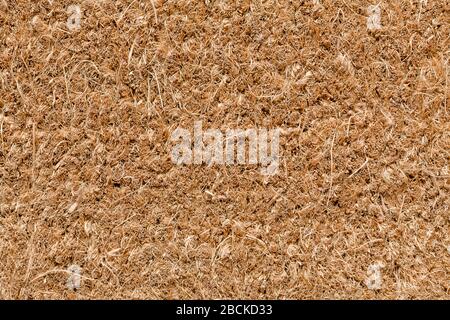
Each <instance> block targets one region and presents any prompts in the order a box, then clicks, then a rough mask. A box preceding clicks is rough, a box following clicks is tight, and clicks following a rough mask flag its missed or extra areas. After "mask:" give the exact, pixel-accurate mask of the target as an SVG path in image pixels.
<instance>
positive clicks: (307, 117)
mask: <svg viewBox="0 0 450 320" xmlns="http://www.w3.org/2000/svg"><path fill="white" fill-rule="evenodd" d="M319 3H320V4H315V3H314V2H313V1H309V0H305V1H300V0H298V1H297V0H296V1H284V0H283V1H281V0H280V1H274V0H268V1H265V0H260V1H248V0H243V1H222V0H220V1H219V0H215V1H214V0H210V1H183V0H180V1H175V0H169V1H161V0H154V1H151V0H149V1H131V0H127V1H125V0H119V1H109V0H103V1H100V0H99V1H94V0H92V1H88V0H86V1H81V0H80V1H79V2H78V3H77V1H76V0H73V1H57V0H53V1H50V0H46V1H44V0H40V1H31V0H27V1H25V0H0V297H1V298H4V299H37V298H43V299H67V298H68V299H99V298H107V299H110V298H113V299H123V298H140V299H156V298H159V299H176V298H192V299H197V298H243V299H245V298H257V299H259V298H272V299H299V298H307V299H312V298H327V299H329V298H352V299H361V298H370V299H372V298H383V299H384V298H389V299H411V298H415V299H418V298H425V299H431V298H438V299H448V298H449V290H450V287H449V281H450V237H449V231H450V221H449V220H450V217H449V205H450V199H449V188H450V177H449V159H450V157H449V146H450V134H449V131H450V130H449V129H450V125H449V123H450V122H449V121H450V117H449V108H450V106H448V99H449V90H448V81H449V80H448V78H449V70H448V61H449V43H450V42H449V30H450V28H449V27H450V22H449V21H450V4H449V2H448V1H447V0H440V1H438V0H429V1H417V0H408V1H406V0H402V1H380V7H381V23H382V29H381V30H375V31H369V30H367V27H366V21H367V7H368V6H369V5H371V4H375V2H370V1H362V0H355V1H350V0H345V1H344V0H337V1H331V0H322V1H320V2H319ZM77 4H78V5H80V7H81V9H82V13H83V15H82V19H81V28H80V30H78V31H70V30H69V29H68V28H67V26H66V21H67V18H68V14H67V12H66V10H67V7H68V6H69V5H77ZM200 120H201V121H203V126H204V127H205V128H219V129H222V130H226V129H227V128H251V127H264V128H276V127H280V128H283V129H289V128H291V129H294V130H290V131H288V130H286V134H284V135H283V136H282V139H281V144H280V150H281V156H282V162H281V167H280V172H279V174H278V175H276V176H273V177H268V178H267V177H264V176H261V175H260V173H259V168H257V167H256V166H213V167H209V168H208V167H206V166H198V165H197V166H196V165H193V166H176V165H174V164H173V163H172V162H171V159H170V150H171V144H170V141H169V138H170V134H171V132H172V131H173V130H174V129H175V128H176V127H178V126H182V127H185V128H192V125H193V123H194V121H200ZM374 263H379V264H380V265H381V264H382V265H384V268H382V269H381V274H382V280H383V283H382V285H381V288H379V289H377V290H371V289H370V288H368V286H367V285H366V280H367V278H368V273H367V272H368V268H369V266H370V265H372V264H374ZM71 265H78V266H80V267H81V268H82V281H81V286H80V288H79V289H78V290H76V291H72V290H69V289H68V288H67V286H66V282H67V278H68V272H67V270H68V269H67V268H69V266H71Z"/></svg>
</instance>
